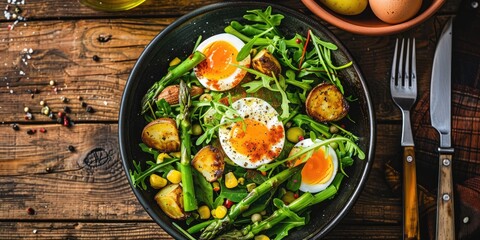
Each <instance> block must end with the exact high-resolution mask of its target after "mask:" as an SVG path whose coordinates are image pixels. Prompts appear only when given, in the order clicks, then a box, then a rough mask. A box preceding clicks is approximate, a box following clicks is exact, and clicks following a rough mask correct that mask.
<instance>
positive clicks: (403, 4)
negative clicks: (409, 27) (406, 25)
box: [369, 0, 422, 24]
mask: <svg viewBox="0 0 480 240" xmlns="http://www.w3.org/2000/svg"><path fill="white" fill-rule="evenodd" d="M369 4H370V8H371V9H372V11H373V13H374V14H375V16H377V17H378V18H380V20H382V21H384V22H386V23H390V24H396V23H402V22H405V21H407V20H409V19H410V18H412V17H413V16H415V14H417V12H418V10H419V9H420V7H421V6H422V0H369Z"/></svg>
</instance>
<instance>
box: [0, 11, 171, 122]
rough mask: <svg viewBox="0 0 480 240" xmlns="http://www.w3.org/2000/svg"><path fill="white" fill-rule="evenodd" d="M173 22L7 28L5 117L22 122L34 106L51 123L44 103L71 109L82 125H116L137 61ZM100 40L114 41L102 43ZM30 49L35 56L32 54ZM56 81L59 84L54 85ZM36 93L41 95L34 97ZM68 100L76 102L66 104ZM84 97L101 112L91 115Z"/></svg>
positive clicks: (2, 91) (3, 45) (0, 85)
mask: <svg viewBox="0 0 480 240" xmlns="http://www.w3.org/2000/svg"><path fill="white" fill-rule="evenodd" d="M173 20H174V19H148V20H147V19H135V20H128V19H127V20H80V21H50V22H49V21H44V22H36V24H30V25H28V30H17V31H6V30H5V29H1V30H0V36H4V38H3V39H2V40H0V51H2V52H3V54H2V56H3V57H2V60H0V62H1V63H0V64H2V67H1V68H0V76H2V79H1V81H0V107H1V109H2V111H1V113H0V119H2V120H3V121H22V119H23V115H24V113H23V108H24V107H25V106H28V107H29V108H30V109H31V112H32V113H33V114H34V116H35V117H36V120H37V121H49V118H48V117H47V116H44V115H42V114H40V112H41V108H42V106H40V104H39V102H40V101H41V100H44V101H45V102H46V103H47V105H48V106H49V107H50V108H51V109H52V110H54V111H55V112H58V111H59V110H61V109H62V108H63V107H64V106H66V105H68V106H69V107H70V108H71V110H72V118H74V119H75V120H77V121H90V120H96V121H98V120H110V121H116V119H117V117H118V110H119V105H120V99H121V95H122V92H123V88H124V86H125V83H126V80H127V78H128V74H129V73H130V70H131V69H132V67H133V65H134V64H135V61H136V60H137V58H138V57H139V55H140V53H141V52H142V51H143V49H144V48H145V46H146V45H147V44H148V43H149V42H150V41H151V40H152V39H153V37H154V36H155V35H157V34H158V33H159V32H160V31H161V30H162V29H163V28H165V27H166V26H167V25H168V24H170V23H171V22H172V21H173ZM100 36H108V37H109V40H108V41H106V42H100V41H98V37H100ZM80 39H82V40H80ZM29 49H32V51H33V52H32V53H28V52H27V53H26V52H25V50H27V51H28V50H29ZM28 56H30V59H28ZM93 56H98V57H99V61H95V60H93ZM24 60H25V62H26V63H27V64H25V62H24ZM52 80H53V81H55V85H54V86H51V85H49V83H50V81H52ZM34 89H38V91H39V93H37V94H34V95H32V94H31V93H30V92H31V91H33V90H34ZM32 96H33V98H32ZM62 96H64V97H66V98H68V99H71V100H72V101H70V102H69V103H68V104H66V103H63V102H62V101H61V100H60V98H61V97H62ZM78 96H81V97H83V101H85V102H86V103H87V104H88V105H90V106H92V107H93V108H94V109H95V112H96V114H88V113H86V112H85V108H84V107H81V106H80V101H79V100H77V97H78Z"/></svg>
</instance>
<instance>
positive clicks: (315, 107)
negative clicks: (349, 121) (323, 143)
mask: <svg viewBox="0 0 480 240" xmlns="http://www.w3.org/2000/svg"><path fill="white" fill-rule="evenodd" d="M305 107H306V110H307V114H308V115H309V116H310V117H312V118H313V119H315V120H317V121H319V122H333V121H338V120H340V119H342V118H343V117H345V116H346V115H347V113H348V108H349V105H348V102H347V100H346V99H345V97H344V96H343V94H342V93H341V92H340V90H338V88H337V87H336V86H335V85H333V84H330V83H322V84H319V85H317V86H316V87H314V88H313V89H312V90H311V91H310V93H309V94H308V97H307V100H306V102H305Z"/></svg>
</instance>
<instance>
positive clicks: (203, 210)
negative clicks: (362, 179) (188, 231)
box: [198, 205, 210, 219]
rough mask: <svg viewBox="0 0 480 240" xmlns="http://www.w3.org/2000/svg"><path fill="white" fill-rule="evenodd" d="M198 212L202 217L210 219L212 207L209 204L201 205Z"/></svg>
mask: <svg viewBox="0 0 480 240" xmlns="http://www.w3.org/2000/svg"><path fill="white" fill-rule="evenodd" d="M198 214H199V215H200V219H209V218H210V208H208V206H207V205H203V206H200V207H199V208H198Z"/></svg>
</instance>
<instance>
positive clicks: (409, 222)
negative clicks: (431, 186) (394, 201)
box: [403, 146, 420, 239]
mask: <svg viewBox="0 0 480 240" xmlns="http://www.w3.org/2000/svg"><path fill="white" fill-rule="evenodd" d="M403 239H420V221H419V217H418V195H417V169H416V163H415V148H414V147H413V146H406V147H403Z"/></svg>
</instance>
